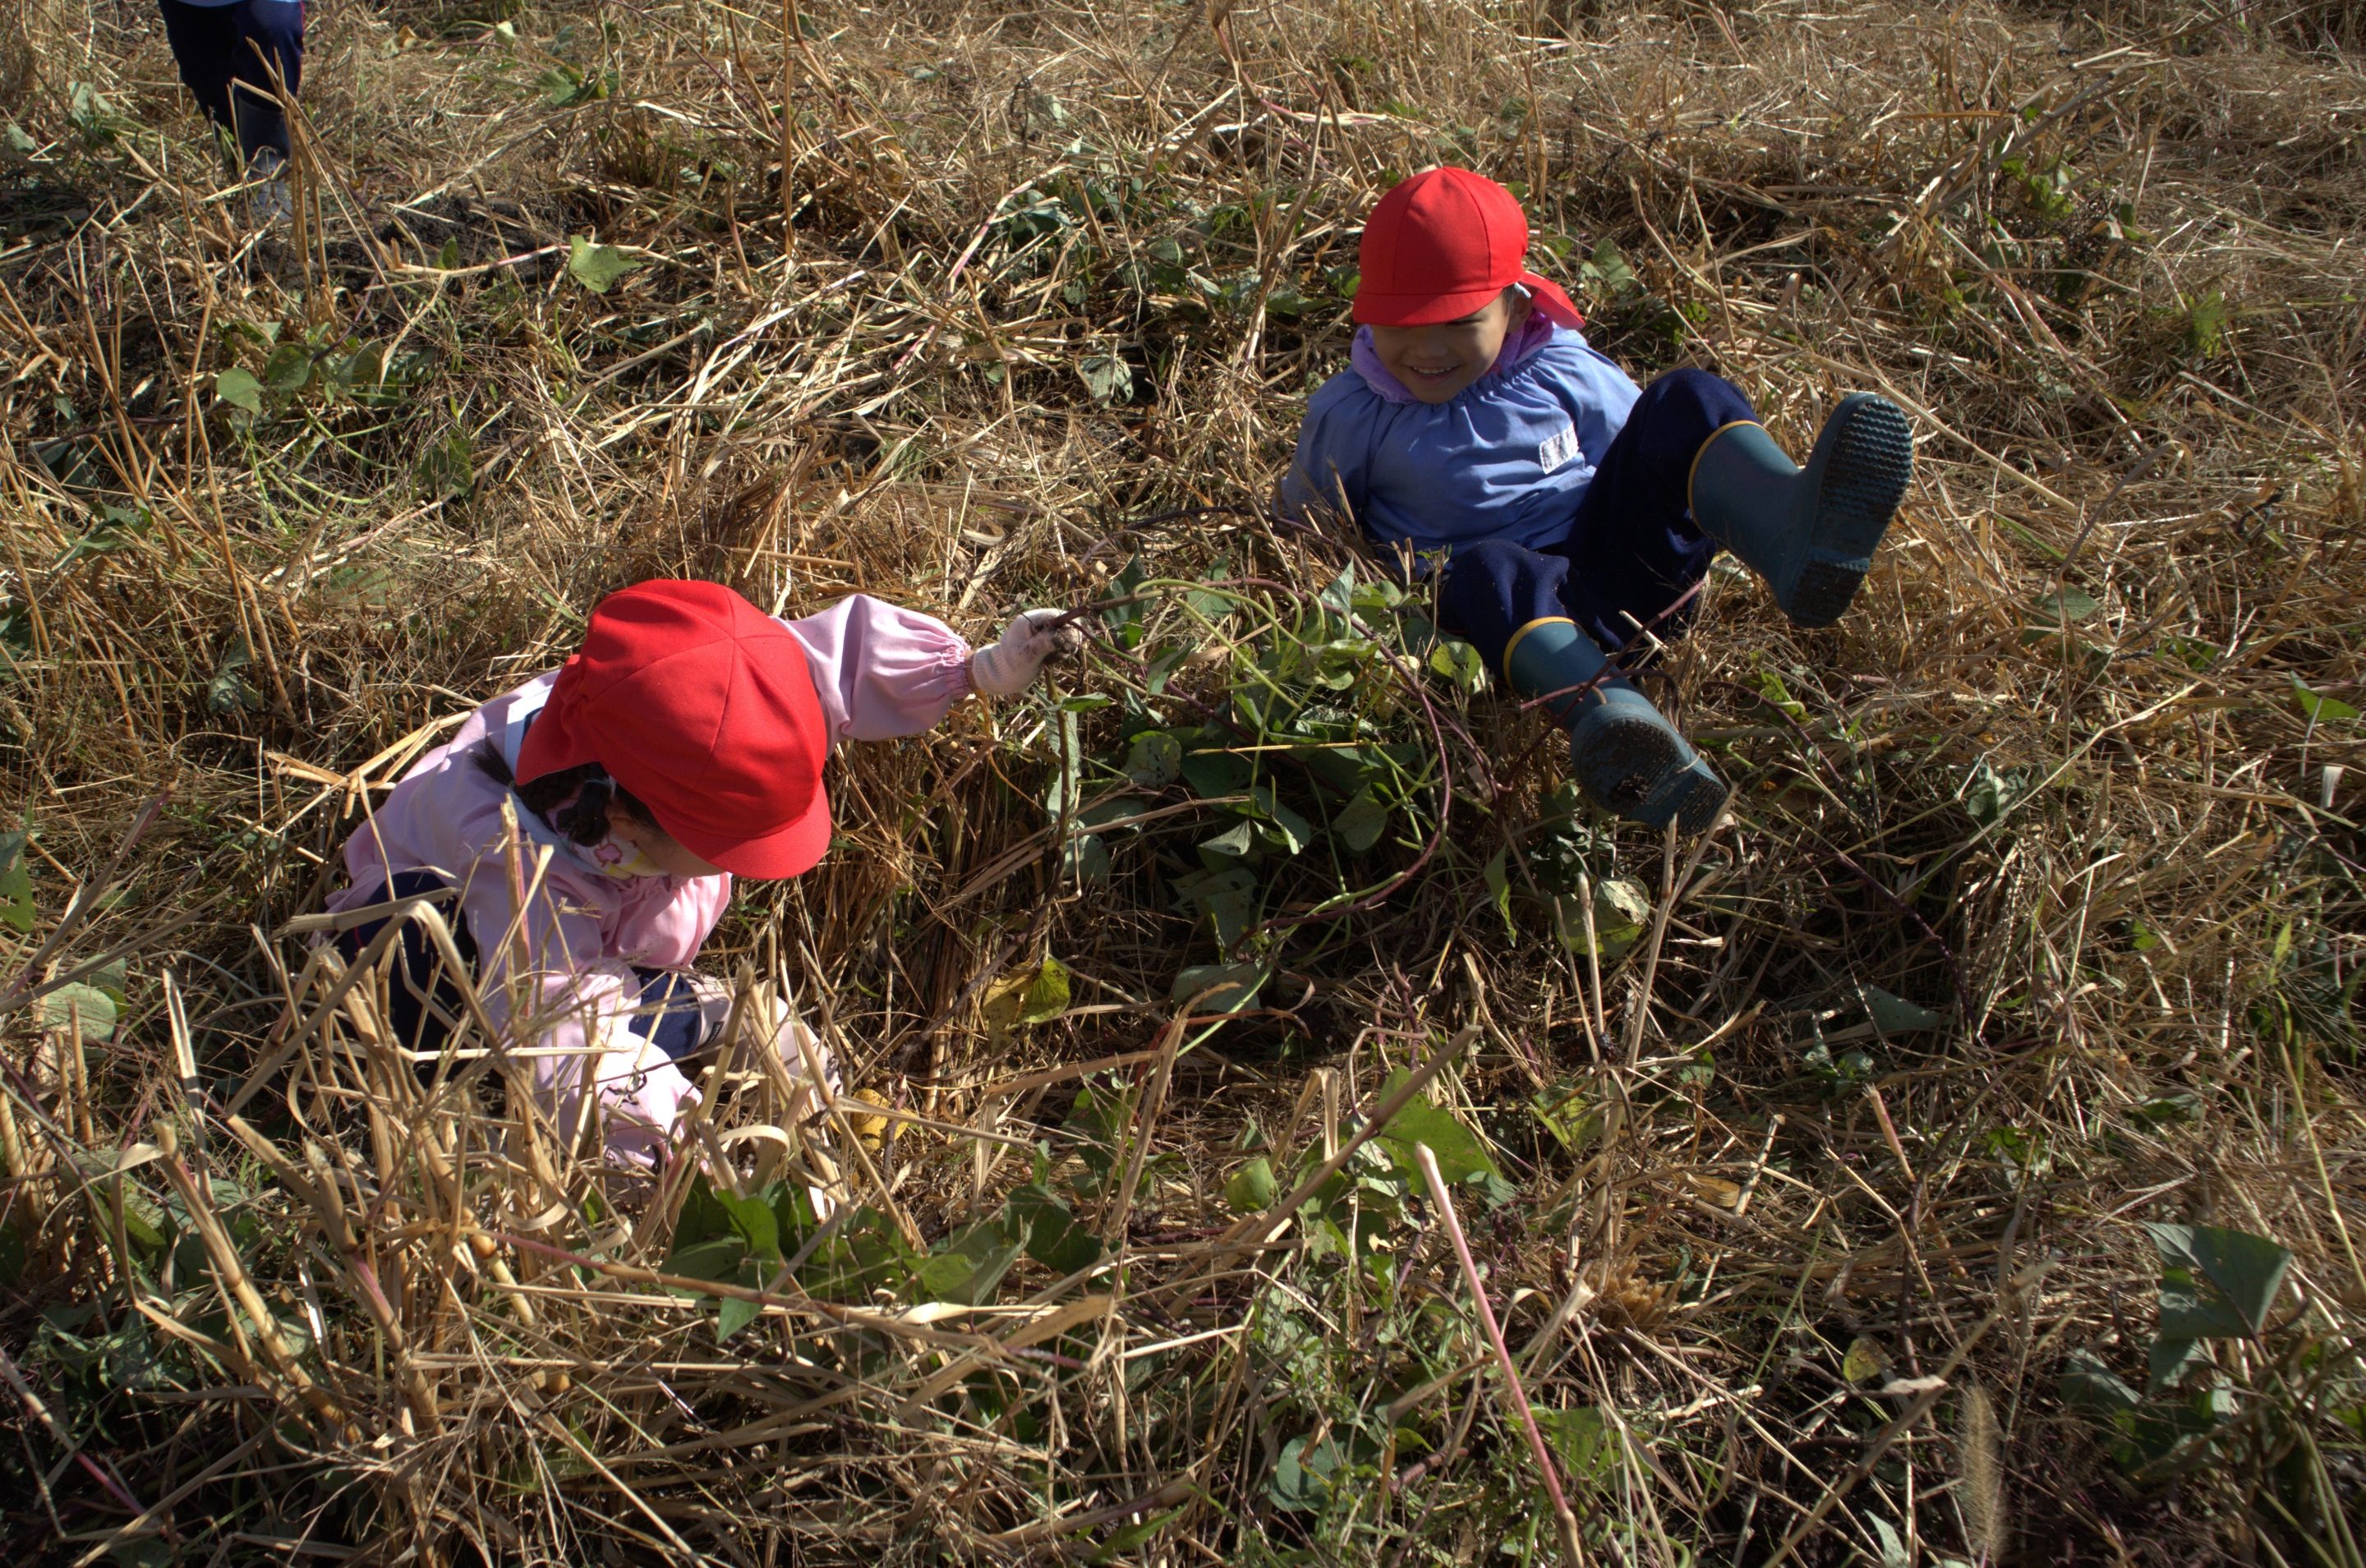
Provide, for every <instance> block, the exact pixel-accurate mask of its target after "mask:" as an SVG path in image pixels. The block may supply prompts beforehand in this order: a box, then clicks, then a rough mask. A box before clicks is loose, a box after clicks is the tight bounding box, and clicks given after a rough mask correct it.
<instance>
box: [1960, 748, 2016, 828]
mask: <svg viewBox="0 0 2366 1568" xmlns="http://www.w3.org/2000/svg"><path fill="white" fill-rule="evenodd" d="M2028 793H2029V781H2028V779H2027V778H2026V777H2025V776H2024V775H2023V774H2022V773H2020V772H2018V771H2015V772H2012V773H1999V772H1997V770H1996V769H1994V768H1992V767H1990V766H1989V762H1988V760H1987V759H1986V758H1982V759H1981V760H1980V761H1979V763H1978V764H1977V766H1975V767H1974V768H1973V769H1972V774H1971V778H1970V780H1969V781H1968V783H1967V784H1966V785H1965V789H1964V815H1966V817H1969V818H1971V819H1972V820H1973V821H1974V822H1975V823H1977V825H1978V826H1980V827H1983V828H1993V827H1995V826H1996V825H1997V823H1999V822H2000V821H2002V820H2003V819H2004V814H2005V813H2006V812H2008V811H2010V810H2011V809H2012V807H2014V806H2015V805H2017V804H2018V803H2019V802H2020V800H2021V797H2022V795H2026V794H2028Z"/></svg>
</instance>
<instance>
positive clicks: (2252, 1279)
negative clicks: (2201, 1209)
mask: <svg viewBox="0 0 2366 1568" xmlns="http://www.w3.org/2000/svg"><path fill="white" fill-rule="evenodd" d="M2144 1228H2145V1230H2146V1232H2147V1233H2149V1234H2150V1235H2151V1236H2152V1241H2153V1246H2154V1247H2157V1248H2158V1249H2159V1251H2160V1261H2161V1282H2160V1336H2161V1337H2163V1338H2165V1339H2247V1338H2249V1337H2253V1336H2255V1335H2257V1334H2258V1333H2259V1331H2260V1330H2261V1329H2262V1328H2264V1327H2266V1326H2267V1322H2268V1312H2269V1309H2270V1308H2271V1307H2272V1306H2274V1304H2275V1300H2276V1292H2278V1291H2279V1290H2281V1289H2282V1287H2283V1282H2284V1271H2285V1270H2286V1269H2290V1268H2291V1267H2292V1260H2293V1255H2292V1254H2291V1253H2290V1252H2289V1251H2287V1250H2285V1249H2284V1248H2283V1247H2280V1246H2278V1245H2277V1244H2276V1243H2274V1242H2272V1241H2270V1240H2269V1239H2268V1238H2267V1237H2265V1236H2263V1235H2252V1234H2251V1233H2250V1232H2248V1231H2238V1230H2229V1229H2227V1228H2225V1226H2223V1225H2168V1224H2155V1223H2152V1222H2150V1221H2146V1222H2144Z"/></svg>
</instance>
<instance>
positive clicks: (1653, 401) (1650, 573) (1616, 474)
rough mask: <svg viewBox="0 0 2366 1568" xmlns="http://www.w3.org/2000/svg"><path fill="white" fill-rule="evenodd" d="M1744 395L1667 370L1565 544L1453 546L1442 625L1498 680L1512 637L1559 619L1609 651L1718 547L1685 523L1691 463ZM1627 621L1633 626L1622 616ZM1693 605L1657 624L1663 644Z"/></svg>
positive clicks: (1696, 575)
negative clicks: (1543, 547)
mask: <svg viewBox="0 0 2366 1568" xmlns="http://www.w3.org/2000/svg"><path fill="white" fill-rule="evenodd" d="M1757 417H1758V416H1757V414H1755V413H1754V412H1752V410H1751V407H1750V400H1749V399H1747V398H1745V397H1743V396H1742V395H1741V389H1739V388H1737V387H1736V386H1734V384H1733V383H1732V382H1730V381H1728V380H1726V379H1725V378H1723V377H1721V376H1712V375H1710V374H1709V373H1708V372H1707V371H1706V370H1689V369H1687V370H1671V371H1669V372H1668V373H1667V374H1666V375H1664V376H1662V377H1661V378H1659V379H1658V380H1656V381H1654V382H1652V383H1651V385H1650V386H1649V387H1646V388H1644V389H1643V395H1642V397H1641V398H1639V399H1638V400H1636V403H1635V407H1634V410H1633V412H1630V413H1628V416H1627V423H1626V424H1625V425H1624V426H1622V427H1621V428H1620V430H1619V432H1618V434H1617V435H1616V436H1614V437H1613V438H1612V439H1611V442H1610V450H1609V451H1607V452H1606V453H1604V454H1603V455H1602V461H1601V463H1600V465H1599V466H1597V467H1596V468H1595V469H1594V482H1593V483H1591V484H1589V485H1587V486H1586V487H1585V494H1584V495H1583V497H1582V498H1581V499H1580V500H1579V502H1578V503H1577V519H1576V522H1575V523H1574V524H1573V525H1572V527H1571V529H1570V534H1569V537H1568V538H1567V539H1566V540H1564V541H1563V542H1562V543H1560V544H1559V545H1556V546H1554V547H1552V548H1550V549H1549V550H1531V549H1528V548H1527V547H1523V546H1520V545H1515V544H1513V543H1511V542H1510V541H1509V540H1505V539H1485V540H1482V541H1481V542H1480V543H1478V544H1475V545H1463V546H1459V547H1457V548H1456V550H1455V552H1454V555H1453V557H1452V558H1451V559H1449V560H1448V562H1447V564H1446V575H1445V579H1444V581H1441V582H1440V583H1439V584H1438V594H1437V597H1438V607H1439V611H1440V613H1441V615H1443V617H1444V619H1445V622H1446V625H1447V626H1448V629H1449V630H1453V631H1458V632H1459V633H1460V634H1461V635H1462V636H1464V637H1469V638H1470V644H1471V646H1472V647H1473V648H1476V649H1478V650H1479V653H1480V655H1481V657H1482V658H1483V659H1485V660H1487V668H1488V669H1489V670H1491V671H1494V672H1495V673H1496V674H1497V675H1499V676H1500V675H1501V674H1502V673H1503V670H1504V649H1505V647H1506V645H1508V644H1509V643H1510V642H1511V640H1512V637H1513V634H1514V633H1515V632H1517V631H1518V630H1519V629H1520V628H1521V627H1522V626H1527V624H1528V623H1529V622H1531V621H1538V620H1544V619H1547V618H1549V617H1554V616H1560V615H1567V616H1568V617H1569V618H1570V619H1572V620H1573V621H1575V622H1576V623H1577V624H1578V625H1579V626H1583V628H1585V630H1586V631H1588V632H1589V633H1591V634H1592V635H1593V637H1594V641H1596V642H1598V643H1600V644H1601V645H1602V649H1603V651H1604V652H1606V653H1608V652H1615V651H1616V650H1617V649H1619V648H1621V647H1623V646H1625V644H1626V643H1627V641H1628V638H1630V637H1633V636H1634V635H1635V627H1636V626H1649V625H1650V624H1651V619H1652V617H1653V616H1655V615H1659V614H1660V612H1662V610H1665V609H1666V608H1667V607H1668V606H1669V605H1670V604H1673V603H1675V601H1676V600H1677V599H1678V598H1680V597H1682V596H1683V594H1684V592H1685V590H1687V589H1689V588H1691V587H1692V586H1693V585H1694V584H1695V583H1697V582H1698V581H1700V580H1701V579H1702V578H1703V577H1705V576H1707V573H1708V562H1709V558H1710V557H1711V556H1713V555H1715V554H1716V553H1717V546H1716V544H1715V543H1713V542H1712V541H1711V540H1710V539H1709V537H1708V536H1707V535H1705V534H1703V533H1702V532H1701V531H1700V529H1699V527H1698V526H1697V525H1695V523H1694V522H1693V516H1692V505H1691V499H1690V494H1689V491H1690V489H1691V485H1692V472H1693V458H1694V457H1696V456H1697V455H1698V454H1699V452H1700V449H1701V444H1702V443H1703V442H1705V441H1707V439H1708V438H1709V437H1710V436H1711V435H1713V434H1716V433H1717V432H1718V430H1719V429H1720V428H1722V427H1723V426H1725V425H1729V424H1731V423H1734V422H1735V421H1736V420H1752V421H1754V420H1756V419H1757ZM1629 616H1632V617H1633V622H1634V624H1633V625H1630V624H1629V623H1628V617H1629ZM1691 619H1692V606H1691V605H1686V606H1685V607H1684V609H1683V610H1680V611H1678V612H1677V613H1676V614H1675V615H1671V616H1669V617H1668V619H1667V620H1665V621H1662V622H1661V623H1660V626H1659V627H1658V628H1657V630H1656V631H1655V633H1654V635H1655V636H1658V637H1662V638H1673V637H1677V636H1679V635H1681V634H1682V633H1683V631H1684V626H1686V625H1687V624H1688V623H1689V622H1690V621H1691Z"/></svg>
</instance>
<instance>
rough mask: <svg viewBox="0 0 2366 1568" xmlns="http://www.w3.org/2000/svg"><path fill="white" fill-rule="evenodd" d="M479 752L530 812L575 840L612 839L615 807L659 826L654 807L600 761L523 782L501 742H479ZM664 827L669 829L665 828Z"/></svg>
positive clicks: (486, 765)
mask: <svg viewBox="0 0 2366 1568" xmlns="http://www.w3.org/2000/svg"><path fill="white" fill-rule="evenodd" d="M473 756H474V758H475V761H476V764H477V766H478V767H479V768H480V769H482V770H483V771H484V772H485V773H488V774H490V775H491V776H492V777H493V778H494V779H495V780H497V781H499V782H500V783H501V784H507V785H509V786H510V788H511V789H513V790H514V791H516V792H517V797H518V799H519V801H520V802H521V803H522V804H524V807H525V808H526V809H527V810H528V811H531V812H533V813H534V814H535V816H536V817H539V818H542V819H543V820H544V821H546V822H548V823H549V824H550V825H551V827H552V828H554V829H557V830H558V831H559V832H561V833H563V834H565V835H566V836H567V837H568V838H569V840H572V841H573V842H575V843H579V844H596V843H598V842H599V841H600V840H603V839H604V838H606V837H607V836H608V813H609V811H610V809H611V808H614V809H616V810H621V811H622V812H623V813H624V814H625V816H627V817H629V818H632V819H633V820H634V821H636V822H638V823H641V824H643V825H644V826H646V827H650V828H658V819H657V818H656V817H655V816H654V815H653V814H651V812H650V810H649V808H648V807H646V806H643V805H642V804H641V803H640V802H639V801H637V800H636V799H634V798H633V795H632V792H631V791H630V790H627V789H626V788H625V786H624V785H623V784H618V783H616V782H615V781H614V779H611V778H610V777H608V771H607V770H606V769H605V768H603V767H602V766H601V765H600V764H599V763H597V762H582V763H579V764H578V765H576V766H575V767H572V768H561V769H559V770H558V772H557V773H545V774H543V775H542V776H541V777H539V778H535V779H529V780H527V781H526V782H525V783H524V784H520V783H518V782H517V777H516V775H515V774H514V773H511V771H510V764H509V760H508V759H507V758H505V757H503V756H502V755H501V746H500V743H499V742H497V741H495V740H493V739H490V738H488V739H484V740H482V741H479V743H478V745H477V747H476V750H475V751H474V753H473ZM579 788H580V790H581V791H582V794H580V795H576V799H575V804H574V805H573V806H571V807H568V808H567V810H566V811H565V812H564V813H563V814H561V815H560V816H559V817H558V818H552V816H551V815H550V814H551V812H552V811H553V810H554V809H555V808H556V807H558V803H559V802H560V801H562V800H565V799H566V798H567V797H568V796H569V795H575V794H576V791H577V790H578V789H579ZM658 830H659V832H663V831H664V829H662V828H658Z"/></svg>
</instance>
